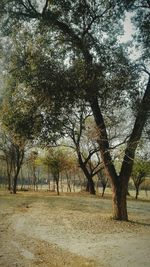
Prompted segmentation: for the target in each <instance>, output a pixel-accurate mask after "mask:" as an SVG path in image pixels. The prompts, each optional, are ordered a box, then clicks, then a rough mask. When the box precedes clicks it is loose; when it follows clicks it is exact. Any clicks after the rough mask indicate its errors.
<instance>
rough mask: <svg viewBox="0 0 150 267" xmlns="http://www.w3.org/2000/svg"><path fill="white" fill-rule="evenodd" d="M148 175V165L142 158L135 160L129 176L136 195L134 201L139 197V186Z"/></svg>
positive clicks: (149, 171)
mask: <svg viewBox="0 0 150 267" xmlns="http://www.w3.org/2000/svg"><path fill="white" fill-rule="evenodd" d="M149 173H150V163H149V162H148V161H145V160H144V159H142V158H139V159H136V161H135V163H134V166H133V170H132V175H131V177H132V180H133V183H134V186H135V190H136V195H135V198H136V199H137V198H138V195H139V189H140V186H141V185H142V183H143V182H144V181H145V178H146V176H148V174H149Z"/></svg>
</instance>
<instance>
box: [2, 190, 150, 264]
mask: <svg viewBox="0 0 150 267" xmlns="http://www.w3.org/2000/svg"><path fill="white" fill-rule="evenodd" d="M149 203H150V202H148V201H134V200H129V201H128V210H129V218H130V222H118V221H113V220H112V219H111V218H110V216H111V200H110V199H107V198H105V199H101V198H96V197H90V196H87V195H80V194H74V195H73V194H72V195H69V196H68V195H66V196H65V195H63V196H59V197H57V196H55V195H52V194H50V193H46V192H45V193H30V192H26V193H18V194H17V195H15V196H14V195H10V194H8V193H6V192H5V193H3V192H0V207H1V210H0V247H1V249H0V266H1V267H13V266H18V267H35V266H38V267H63V266H66V267H85V266H89V267H101V266H102V267H148V266H150V265H149V263H150V220H149V219H150V205H149Z"/></svg>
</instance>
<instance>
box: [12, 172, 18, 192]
mask: <svg viewBox="0 0 150 267" xmlns="http://www.w3.org/2000/svg"><path fill="white" fill-rule="evenodd" d="M17 178H18V175H15V176H14V179H13V181H14V183H13V194H16V192H17Z"/></svg>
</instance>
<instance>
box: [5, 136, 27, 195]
mask: <svg viewBox="0 0 150 267" xmlns="http://www.w3.org/2000/svg"><path fill="white" fill-rule="evenodd" d="M3 141H5V143H3V144H2V143H1V147H0V149H1V151H2V152H3V153H4V157H5V161H6V165H7V176H8V190H11V189H12V191H13V193H14V194H16V191H17V180H18V175H19V172H20V169H21V166H22V164H23V159H24V153H25V144H26V143H25V140H24V139H23V138H21V137H20V136H14V135H12V136H11V135H10V134H9V135H8V134H4V136H2V142H3Z"/></svg>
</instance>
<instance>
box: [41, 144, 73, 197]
mask: <svg viewBox="0 0 150 267" xmlns="http://www.w3.org/2000/svg"><path fill="white" fill-rule="evenodd" d="M43 163H44V164H45V165H47V166H49V168H50V172H51V173H52V175H53V179H54V181H55V182H56V188H57V195H59V194H60V193H59V180H60V173H61V172H62V171H64V170H66V166H67V164H68V158H67V157H66V153H65V151H63V150H62V149H60V148H57V147H56V148H49V149H48V153H47V155H46V156H45V158H44V159H43Z"/></svg>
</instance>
